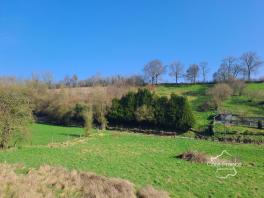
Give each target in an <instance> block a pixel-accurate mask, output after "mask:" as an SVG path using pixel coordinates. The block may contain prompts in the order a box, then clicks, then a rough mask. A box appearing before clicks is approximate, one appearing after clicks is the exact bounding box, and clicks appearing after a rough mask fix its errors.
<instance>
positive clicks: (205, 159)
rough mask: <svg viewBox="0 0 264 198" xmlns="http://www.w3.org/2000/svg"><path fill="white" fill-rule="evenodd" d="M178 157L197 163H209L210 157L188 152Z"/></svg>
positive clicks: (196, 152)
mask: <svg viewBox="0 0 264 198" xmlns="http://www.w3.org/2000/svg"><path fill="white" fill-rule="evenodd" d="M177 157H178V158H180V159H183V160H186V161H190V162H197V163H206V162H208V161H209V157H208V156H207V155H206V154H204V153H200V152H198V151H186V152H184V153H182V154H181V155H179V156H177Z"/></svg>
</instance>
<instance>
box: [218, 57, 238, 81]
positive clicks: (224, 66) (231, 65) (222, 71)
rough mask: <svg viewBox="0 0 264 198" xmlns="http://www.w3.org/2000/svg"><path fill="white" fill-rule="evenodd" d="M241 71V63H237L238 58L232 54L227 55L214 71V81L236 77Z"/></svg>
mask: <svg viewBox="0 0 264 198" xmlns="http://www.w3.org/2000/svg"><path fill="white" fill-rule="evenodd" d="M242 72H243V70H242V67H241V65H240V64H239V63H238V59H237V58H235V57H233V56H228V57H226V58H224V59H223V60H222V63H221V65H220V67H219V69H218V70H217V72H215V73H214V80H215V81H220V82H221V81H228V80H232V79H237V78H238V76H239V75H240V74H241V73H242Z"/></svg>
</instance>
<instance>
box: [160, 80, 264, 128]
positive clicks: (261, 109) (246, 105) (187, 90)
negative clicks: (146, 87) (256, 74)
mask: <svg viewBox="0 0 264 198" xmlns="http://www.w3.org/2000/svg"><path fill="white" fill-rule="evenodd" d="M212 86H213V85H207V84H197V85H179V86H175V85H165V86H164V85H162V86H157V87H156V90H155V92H156V93H157V94H158V95H161V96H169V95H170V94H171V93H175V94H177V95H182V96H186V97H187V98H188V100H189V101H190V104H191V106H192V110H193V113H194V116H195V120H196V125H195V126H194V128H195V129H196V130H197V131H201V130H204V128H205V127H207V126H208V123H209V122H210V117H211V116H212V115H215V114H216V112H214V111H205V112H202V111H200V110H199V106H200V105H202V104H203V103H204V102H205V101H207V100H209V97H208V96H207V94H206V92H207V90H208V89H209V88H210V87H212ZM245 90H258V91H261V90H262V91H264V83H249V84H246V88H245ZM263 100H264V99H263ZM262 102H263V101H262ZM220 109H221V110H223V111H226V112H229V113H232V114H243V115H245V116H247V117H251V116H252V117H260V116H262V117H264V106H263V105H262V106H261V105H260V104H258V103H256V102H250V101H249V99H248V98H247V97H246V96H232V97H230V98H229V99H227V100H226V101H224V102H223V104H222V105H221V107H220ZM244 130H247V129H246V128H245V129H244Z"/></svg>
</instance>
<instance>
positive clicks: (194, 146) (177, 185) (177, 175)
mask: <svg viewBox="0 0 264 198" xmlns="http://www.w3.org/2000/svg"><path fill="white" fill-rule="evenodd" d="M80 132H81V129H78V128H64V127H55V126H47V125H39V124H35V125H34V126H33V134H34V135H33V140H32V142H33V144H38V143H40V144H47V143H48V139H49V138H45V137H46V136H48V134H53V135H54V137H57V138H58V139H57V140H58V141H63V140H65V137H64V135H61V134H79V133H80ZM43 133H47V134H43ZM45 139H46V140H45ZM186 150H198V151H203V152H206V153H208V154H210V155H218V154H220V153H221V152H222V151H223V150H227V151H228V152H230V153H231V154H232V155H234V156H238V157H239V158H240V159H241V162H242V164H243V166H242V167H240V168H238V175H237V176H236V177H232V178H228V179H226V180H222V179H217V178H216V177H215V170H216V168H215V167H210V166H207V165H206V164H195V163H190V162H185V161H182V160H180V159H177V158H175V156H176V155H179V154H181V153H182V152H184V151H186ZM263 154H264V153H263V146H259V145H231V144H223V143H215V142H209V141H202V140H192V139H182V138H170V137H159V136H147V135H140V134H129V133H117V132H112V133H95V134H94V135H93V136H92V137H90V138H88V139H87V140H86V141H85V143H84V144H76V145H73V146H69V147H61V148H49V147H47V146H43V145H42V146H39V147H38V146H33V147H30V146H29V147H23V148H21V149H11V150H8V151H0V162H4V161H6V162H8V163H24V164H25V165H26V166H27V167H37V166H39V165H41V164H51V165H61V166H65V167H67V168H69V169H73V168H75V169H78V170H85V171H94V172H96V173H98V174H103V175H107V176H113V177H120V178H125V179H129V180H131V181H132V182H134V183H135V184H137V186H138V187H140V186H143V185H146V184H152V185H153V186H156V187H158V188H162V189H165V190H167V191H168V192H170V193H171V195H172V197H197V196H199V197H208V196H209V195H211V196H213V197H224V195H226V197H228V196H230V197H237V196H240V197H261V196H262V195H263V194H264V190H263V185H264V178H263V171H264V164H263V162H264V155H263ZM252 163H253V164H254V165H251V164H252Z"/></svg>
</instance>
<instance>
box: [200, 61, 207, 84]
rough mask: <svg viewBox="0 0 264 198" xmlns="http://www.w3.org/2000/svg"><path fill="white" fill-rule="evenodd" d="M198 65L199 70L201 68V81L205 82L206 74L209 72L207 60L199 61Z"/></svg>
mask: <svg viewBox="0 0 264 198" xmlns="http://www.w3.org/2000/svg"><path fill="white" fill-rule="evenodd" d="M199 66H200V70H201V72H202V75H203V82H206V75H207V73H208V72H209V68H208V63H207V62H201V63H200V64H199Z"/></svg>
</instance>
